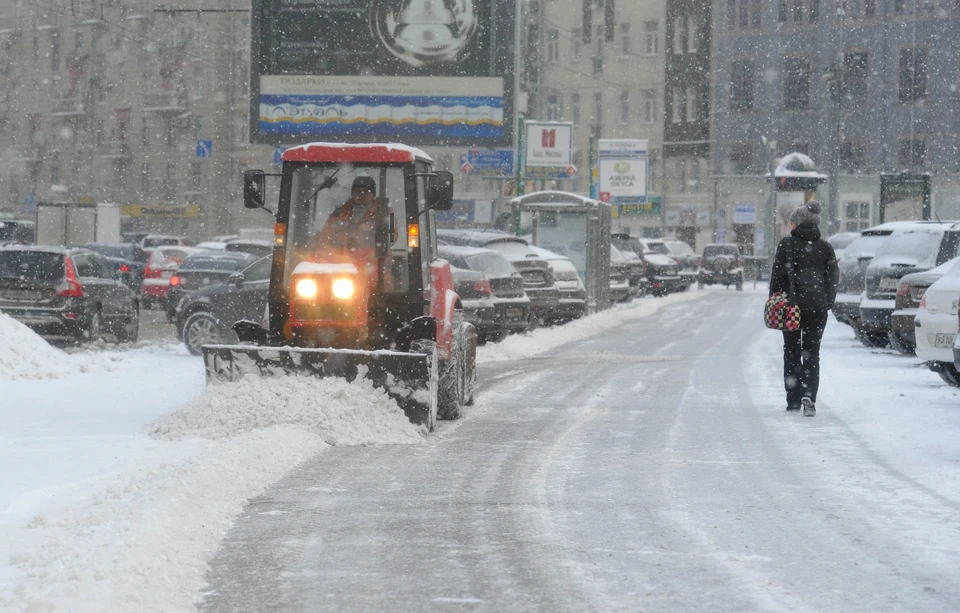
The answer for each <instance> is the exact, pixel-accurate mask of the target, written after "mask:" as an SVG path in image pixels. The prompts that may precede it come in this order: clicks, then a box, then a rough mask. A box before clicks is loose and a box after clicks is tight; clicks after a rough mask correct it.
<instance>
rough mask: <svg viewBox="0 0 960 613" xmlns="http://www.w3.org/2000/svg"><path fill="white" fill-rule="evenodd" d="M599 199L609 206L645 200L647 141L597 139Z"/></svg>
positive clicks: (638, 202) (641, 202) (637, 202)
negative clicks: (598, 140) (608, 203)
mask: <svg viewBox="0 0 960 613" xmlns="http://www.w3.org/2000/svg"><path fill="white" fill-rule="evenodd" d="M599 158H600V160H599V167H600V200H601V201H603V202H610V203H613V204H624V205H626V204H643V203H645V202H646V201H647V141H645V140H630V139H600V142H599Z"/></svg>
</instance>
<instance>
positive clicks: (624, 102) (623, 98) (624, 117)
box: [620, 90, 630, 123]
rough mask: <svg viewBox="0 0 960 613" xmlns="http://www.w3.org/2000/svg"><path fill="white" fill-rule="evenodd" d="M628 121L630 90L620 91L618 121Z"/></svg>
mask: <svg viewBox="0 0 960 613" xmlns="http://www.w3.org/2000/svg"><path fill="white" fill-rule="evenodd" d="M629 122H630V92H628V91H626V90H624V91H622V92H620V123H629Z"/></svg>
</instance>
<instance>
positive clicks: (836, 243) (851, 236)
mask: <svg viewBox="0 0 960 613" xmlns="http://www.w3.org/2000/svg"><path fill="white" fill-rule="evenodd" d="M859 236H860V233H859V232H837V233H836V234H831V235H830V236H829V237H828V238H827V242H828V243H830V246H831V247H833V252H834V253H835V254H837V259H838V260H839V259H840V256H841V255H843V250H844V249H846V248H847V247H848V246H849V245H850V243H852V242H853V241H855V240H856V239H857V237H859Z"/></svg>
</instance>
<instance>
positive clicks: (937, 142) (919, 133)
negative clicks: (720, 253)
mask: <svg viewBox="0 0 960 613" xmlns="http://www.w3.org/2000/svg"><path fill="white" fill-rule="evenodd" d="M713 7H714V11H713V40H714V45H713V54H714V74H715V75H716V87H715V89H714V106H715V109H716V113H715V138H716V149H715V152H714V159H713V164H714V172H715V176H716V183H715V195H714V201H715V202H714V206H715V213H716V216H715V218H714V224H715V228H716V230H717V232H718V233H720V235H721V236H726V238H727V239H728V240H731V241H732V240H733V238H736V239H737V240H738V242H741V244H744V245H745V246H747V247H755V246H757V245H758V244H759V245H761V246H762V249H761V251H765V252H769V250H770V249H771V247H772V245H773V244H774V242H775V240H776V238H777V237H772V238H773V240H766V239H767V237H765V236H764V235H763V233H762V232H760V233H758V232H756V229H758V228H761V227H762V226H763V225H764V224H765V222H766V220H767V218H768V216H772V215H773V214H774V207H775V202H776V200H775V198H774V197H773V194H772V193H771V184H770V182H769V181H767V180H766V175H767V173H768V172H769V171H770V169H771V168H772V166H773V164H774V163H775V162H776V160H777V159H778V158H779V157H781V156H783V155H785V154H786V153H789V152H793V151H797V152H801V153H805V154H808V155H809V156H810V157H811V158H812V159H813V160H814V162H815V163H816V166H817V168H818V169H819V170H820V171H822V172H825V173H827V174H828V175H829V176H830V179H829V181H828V182H827V184H825V185H823V186H822V187H821V188H820V190H819V193H818V196H817V197H818V198H819V199H820V200H821V201H822V202H823V203H824V205H825V207H824V211H825V215H824V219H825V223H824V224H823V226H824V230H825V233H829V232H834V231H841V230H843V231H849V230H858V229H862V228H865V227H867V226H869V225H872V224H873V223H875V222H876V221H877V220H878V216H879V211H878V209H879V207H878V201H879V196H880V173H881V172H903V171H908V172H927V173H930V174H931V176H932V190H933V197H932V202H933V210H934V212H935V214H936V215H937V216H939V217H940V218H941V219H948V218H950V219H958V218H960V184H958V174H957V173H958V165H960V158H958V153H957V151H958V146H960V113H958V110H960V109H958V104H960V94H958V91H957V84H958V83H960V61H958V57H960V56H958V51H960V6H958V5H957V3H956V2H953V1H952V0H951V1H947V0H839V1H837V0H790V1H789V2H788V0H773V1H761V0H720V1H718V2H715V3H714V5H713ZM751 211H752V213H751ZM735 216H736V217H737V218H736V219H734V217H735Z"/></svg>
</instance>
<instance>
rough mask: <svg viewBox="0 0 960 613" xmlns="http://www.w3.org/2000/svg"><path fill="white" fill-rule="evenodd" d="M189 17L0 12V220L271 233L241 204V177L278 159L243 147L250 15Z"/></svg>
mask: <svg viewBox="0 0 960 613" xmlns="http://www.w3.org/2000/svg"><path fill="white" fill-rule="evenodd" d="M190 8H191V9H193V12H176V11H165V10H160V9H157V5H156V3H152V2H147V1H145V0H135V1H125V2H110V1H108V2H89V1H86V0H72V1H67V0H49V1H45V2H43V3H38V2H27V1H25V0H11V1H10V2H6V3H4V4H3V6H0V50H2V53H0V154H2V155H3V157H4V162H5V164H4V168H3V170H2V171H0V190H2V193H3V196H2V198H0V210H2V211H3V212H5V213H7V214H13V215H19V216H22V217H27V218H29V217H30V216H31V215H32V214H33V212H34V211H35V205H36V203H37V202H44V201H56V202H79V201H84V200H86V201H97V202H113V203H118V204H120V205H123V207H124V208H123V211H124V222H123V223H124V227H125V229H129V230H137V229H140V230H146V231H169V232H178V233H191V234H194V235H197V236H204V235H206V236H209V235H214V234H218V233H225V232H230V231H234V230H236V229H237V227H238V226H248V225H250V224H255V225H264V224H266V223H267V222H269V219H268V216H266V215H265V214H262V212H254V213H245V212H244V211H243V207H242V202H241V192H240V188H241V181H240V174H241V172H242V170H243V169H245V168H246V167H248V166H249V167H263V166H265V165H269V164H270V163H271V162H272V154H273V152H272V148H269V147H251V146H249V145H248V144H247V141H248V139H247V133H246V132H247V112H248V111H247V110H248V102H247V96H248V95H249V94H248V90H249V88H248V83H247V79H248V74H249V64H248V62H249V36H250V28H249V14H248V12H247V11H246V10H244V9H243V5H242V4H241V8H240V9H239V10H236V11H235V12H234V9H233V8H231V9H230V11H223V9H224V4H223V2H217V1H215V0H198V1H196V2H193V3H192V4H191V6H190ZM198 9H199V11H198ZM207 10H211V11H212V10H218V11H220V12H207Z"/></svg>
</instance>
